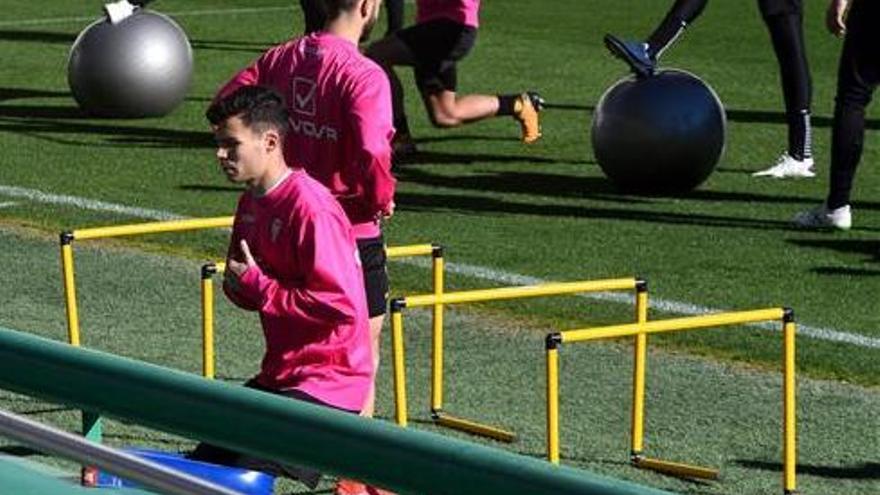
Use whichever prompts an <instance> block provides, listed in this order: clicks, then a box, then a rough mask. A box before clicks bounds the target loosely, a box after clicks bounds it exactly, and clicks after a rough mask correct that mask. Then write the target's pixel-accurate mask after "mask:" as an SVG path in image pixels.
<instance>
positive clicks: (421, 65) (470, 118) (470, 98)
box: [401, 20, 542, 143]
mask: <svg viewBox="0 0 880 495" xmlns="http://www.w3.org/2000/svg"><path fill="white" fill-rule="evenodd" d="M419 26H421V27H422V28H421V30H419V31H413V32H407V31H408V30H404V31H401V37H402V39H403V40H404V41H405V42H407V43H408V44H409V45H410V46H411V48H412V51H413V52H414V53H416V55H417V61H416V64H415V77H416V85H417V86H418V88H419V92H420V93H421V94H422V100H423V102H424V103H425V108H426V109H427V112H428V116H429V118H430V120H431V123H432V124H433V125H435V126H437V127H443V128H447V127H458V126H460V125H464V124H467V123H470V122H475V121H479V120H483V119H486V118H489V117H497V116H511V117H513V118H514V119H516V120H517V121H518V122H519V123H520V124H521V127H522V140H523V141H524V142H526V143H531V142H534V141H536V140H537V139H538V138H539V137H540V136H541V131H540V122H539V115H538V113H539V112H540V110H541V103H542V100H541V98H540V96H538V95H537V93H518V94H501V95H481V94H468V95H459V94H458V71H457V62H458V61H459V60H461V59H462V58H464V57H465V56H466V55H467V54H468V53H470V51H471V49H472V48H473V46H474V44H475V42H476V36H477V30H476V28H473V27H471V26H466V25H463V24H459V23H457V22H454V21H449V20H437V21H430V22H427V23H424V24H421V25H419Z"/></svg>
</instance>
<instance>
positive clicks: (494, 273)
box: [392, 258, 880, 349]
mask: <svg viewBox="0 0 880 495" xmlns="http://www.w3.org/2000/svg"><path fill="white" fill-rule="evenodd" d="M392 261H397V262H401V263H406V264H409V265H415V266H420V267H424V268H430V267H431V262H430V261H429V260H426V259H424V258H404V259H397V260H392ZM444 266H445V267H446V271H447V272H449V273H456V274H459V275H465V276H468V277H474V278H481V279H485V280H491V281H492V282H497V283H501V284H509V285H535V284H543V283H546V282H547V281H546V280H542V279H540V278H536V277H530V276H527V275H520V274H517V273H511V272H504V271H499V270H495V269H493V268H487V267H484V266H478V265H469V264H466V263H446V264H445V265H444ZM578 296H579V297H586V298H589V299H596V300H599V301H608V302H615V303H622V304H629V305H634V304H635V302H634V300H633V296H632V295H631V294H624V293H621V292H598V293H586V294H578ZM649 302H650V309H652V310H656V311H660V312H662V313H672V314H680V315H687V316H691V315H704V314H710V313H720V312H723V311H725V310H721V309H717V308H709V307H706V306H698V305H695V304H690V303H684V302H679V301H670V300H667V299H660V298H656V297H651V298H649ZM746 326H750V327H757V328H761V329H765V330H777V331H778V330H780V328H779V324H778V323H775V324H774V323H772V322H767V323H754V324H750V325H746ZM797 332H798V335H802V336H806V337H812V338H814V339H819V340H827V341H831V342H841V343H845V344H852V345H855V346H858V347H867V348H870V349H880V339H877V338H873V337H868V336H865V335H861V334H857V333H850V332H842V331H840V330H834V329H832V328H823V327H813V326H808V325H803V324H798V327H797Z"/></svg>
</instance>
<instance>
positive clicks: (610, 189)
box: [396, 162, 880, 210]
mask: <svg viewBox="0 0 880 495" xmlns="http://www.w3.org/2000/svg"><path fill="white" fill-rule="evenodd" d="M583 163H585V164H591V165H592V164H594V162H583ZM396 172H397V175H398V177H399V178H401V179H403V180H404V181H407V182H413V183H417V184H423V185H428V186H434V187H446V188H451V189H462V190H473V191H493V192H508V193H520V194H535V195H543V196H551V197H575V198H592V199H604V200H613V201H618V202H626V203H649V202H652V198H655V199H656V198H673V197H674V198H680V199H692V200H698V201H712V202H734V203H747V204H752V203H767V204H791V205H794V206H802V207H805V206H808V205H812V204H814V203H816V198H813V197H809V196H786V195H780V194H758V193H744V192H731V191H712V190H703V189H697V190H694V191H689V192H685V193H681V194H676V195H670V194H655V195H641V196H636V195H629V194H626V193H625V192H622V191H619V190H618V189H617V188H616V187H615V186H614V184H613V183H611V181H609V180H607V179H606V178H604V177H596V176H593V177H576V176H571V175H564V174H552V173H542V172H512V171H503V172H485V173H479V174H471V175H468V176H466V177H461V176H449V175H442V174H434V173H431V172H430V171H428V170H426V169H424V168H419V167H400V168H398V169H397V170H396ZM858 206H859V208H861V209H868V210H880V202H862V203H860V204H859V205H858Z"/></svg>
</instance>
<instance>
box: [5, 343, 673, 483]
mask: <svg viewBox="0 0 880 495" xmlns="http://www.w3.org/2000/svg"><path fill="white" fill-rule="evenodd" d="M0 388H4V389H7V390H11V391H15V392H18V393H22V394H27V395H31V396H35V397H40V398H42V399H45V400H47V401H51V402H55V403H63V404H67V405H72V406H75V407H79V408H82V409H85V410H90V411H96V412H97V413H100V414H102V415H106V416H111V417H116V418H118V419H122V420H127V421H132V422H136V423H139V424H142V425H145V426H148V427H151V428H155V429H157V430H162V431H166V432H170V433H174V434H178V435H181V436H184V437H188V438H195V439H198V440H203V441H208V442H211V443H214V444H217V445H221V446H223V447H227V448H231V449H236V450H238V451H242V452H246V453H249V454H251V455H257V456H262V457H267V458H271V459H274V460H277V461H280V462H286V463H294V464H300V465H303V466H308V467H311V468H314V469H319V470H322V471H324V472H327V473H331V474H337V475H344V476H347V477H352V478H356V479H362V480H365V481H367V482H370V483H375V484H377V485H380V486H384V487H387V488H389V489H393V490H395V491H398V492H401V493H404V494H407V493H409V494H415V493H422V494H424V493H430V494H432V495H444V494H450V495H452V494H455V495H466V494H480V495H492V494H504V495H518V494H522V495H534V494H544V493H552V494H593V495H606V494H607V495H654V494H657V495H659V494H661V493H666V492H661V491H659V490H654V489H650V488H645V487H641V486H638V485H635V484H631V483H627V482H624V481H620V480H614V479H611V478H604V477H600V476H598V475H595V474H591V473H588V472H585V471H580V470H575V469H571V468H567V467H564V466H554V465H552V464H550V463H547V462H545V461H542V460H538V459H533V458H529V457H525V456H519V455H516V454H513V453H510V452H506V451H502V450H498V449H492V448H489V447H485V446H481V445H476V444H472V443H468V442H464V441H461V440H455V439H450V438H446V437H442V436H439V435H436V434H431V433H427V432H420V431H415V430H406V429H402V428H399V427H397V426H395V425H392V424H389V423H384V422H381V421H376V420H370V419H366V418H361V417H359V416H356V415H353V414H346V413H343V412H339V411H335V410H331V409H328V408H323V407H319V406H315V405H312V404H306V403H302V402H298V401H293V400H290V399H286V398H283V397H279V396H274V395H271V394H266V393H263V392H259V391H255V390H250V389H246V388H244V387H240V386H233V385H229V384H225V383H221V382H216V381H211V380H206V379H203V378H201V377H199V376H196V375H192V374H187V373H183V372H180V371H175V370H171V369H167V368H162V367H159V366H155V365H151V364H148V363H144V362H140V361H134V360H131V359H126V358H121V357H117V356H112V355H109V354H105V353H102V352H98V351H94V350H88V349H78V348H75V347H72V346H70V345H67V344H62V343H59V342H55V341H51V340H47V339H43V338H40V337H35V336H32V335H28V334H24V333H20V332H15V331H12V330H8V329H4V328H0Z"/></svg>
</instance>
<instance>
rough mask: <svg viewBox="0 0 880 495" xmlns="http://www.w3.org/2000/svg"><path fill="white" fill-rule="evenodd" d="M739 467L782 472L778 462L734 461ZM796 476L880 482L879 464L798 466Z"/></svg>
mask: <svg viewBox="0 0 880 495" xmlns="http://www.w3.org/2000/svg"><path fill="white" fill-rule="evenodd" d="M736 463H737V464H739V465H740V466H743V467H746V468H750V469H761V470H764V471H782V464H780V463H778V462H766V461H753V460H744V459H740V460H737V461H736ZM797 471H798V474H808V475H811V476H818V477H820V478H833V479H847V480H880V463H877V462H865V463H863V464H861V465H860V466H816V465H813V464H800V463H799V464H798V466H797Z"/></svg>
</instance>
